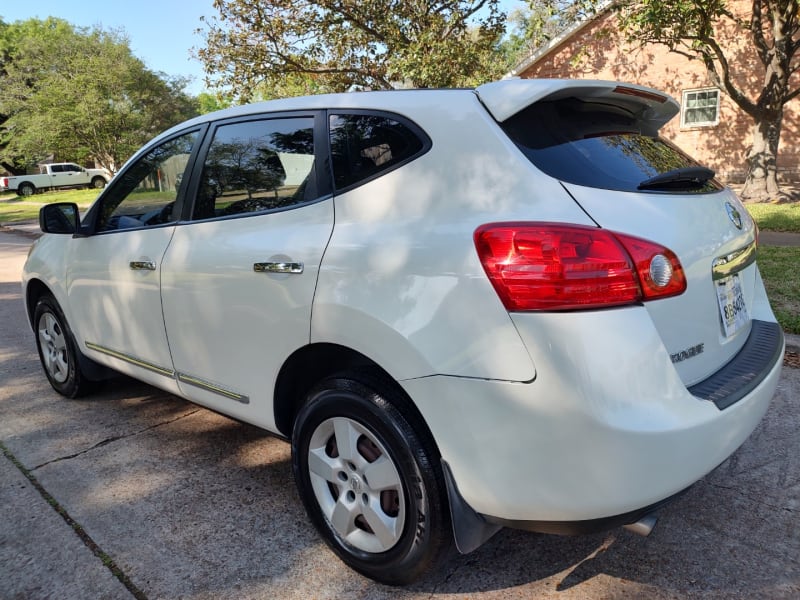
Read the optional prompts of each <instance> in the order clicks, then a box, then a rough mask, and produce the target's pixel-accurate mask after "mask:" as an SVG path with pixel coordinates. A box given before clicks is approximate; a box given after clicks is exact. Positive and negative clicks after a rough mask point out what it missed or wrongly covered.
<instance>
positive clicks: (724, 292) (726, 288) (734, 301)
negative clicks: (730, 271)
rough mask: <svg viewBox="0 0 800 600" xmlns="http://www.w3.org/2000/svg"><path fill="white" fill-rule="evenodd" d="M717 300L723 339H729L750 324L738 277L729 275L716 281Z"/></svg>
mask: <svg viewBox="0 0 800 600" xmlns="http://www.w3.org/2000/svg"><path fill="white" fill-rule="evenodd" d="M717 300H718V301H719V313H720V316H721V317H722V329H723V330H724V332H725V337H726V338H729V337H731V336H732V335H733V334H734V333H736V332H737V331H739V330H740V329H741V328H742V327H744V326H745V325H747V324H748V323H749V322H750V315H749V314H748V312H747V305H746V304H745V301H744V294H742V284H741V282H740V281H739V275H731V276H729V277H726V278H725V279H720V280H719V281H717Z"/></svg>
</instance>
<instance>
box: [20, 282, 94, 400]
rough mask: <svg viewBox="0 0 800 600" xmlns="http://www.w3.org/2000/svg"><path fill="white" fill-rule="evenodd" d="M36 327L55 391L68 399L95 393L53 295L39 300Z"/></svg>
mask: <svg viewBox="0 0 800 600" xmlns="http://www.w3.org/2000/svg"><path fill="white" fill-rule="evenodd" d="M33 323H34V327H35V328H36V329H35V331H36V349H37V350H38V351H39V360H40V361H41V363H42V368H43V369H44V373H45V375H47V380H48V381H49V382H50V385H51V386H53V389H54V390H55V391H57V392H58V393H59V394H61V395H62V396H66V397H67V398H77V397H79V396H84V395H86V394H88V393H90V392H92V391H93V390H94V389H95V388H96V387H97V384H96V382H94V381H90V380H89V379H87V378H86V375H85V373H84V372H83V371H82V370H81V366H80V361H79V355H78V347H77V344H76V343H75V336H73V334H72V330H71V329H70V328H69V325H68V324H67V320H66V319H65V318H64V313H63V312H61V307H60V306H59V305H58V302H56V300H55V298H53V297H52V296H50V295H44V296H42V297H41V298H39V301H38V302H37V303H36V309H35V310H34V314H33Z"/></svg>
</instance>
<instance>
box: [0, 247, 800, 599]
mask: <svg viewBox="0 0 800 600" xmlns="http://www.w3.org/2000/svg"><path fill="white" fill-rule="evenodd" d="M29 244H30V239H29V238H26V237H22V236H19V235H16V234H12V233H7V232H0V441H1V442H2V454H3V455H2V456H0V599H3V600H5V599H16V598H20V599H22V598H24V599H26V600H27V599H37V598H135V597H138V598H148V599H155V598H187V599H200V598H214V599H218V598H270V599H271V598H302V599H306V598H387V599H388V598H392V599H395V598H400V599H405V598H549V597H558V598H627V597H634V598H640V597H646V598H648V599H649V598H656V599H657V598H684V597H690V596H695V597H708V598H798V597H800V411H799V410H798V408H800V370H799V369H794V368H785V369H784V374H783V377H782V379H781V383H780V385H779V389H778V392H777V395H776V396H775V399H774V401H773V404H772V406H771V408H770V410H769V412H768V413H767V415H766V417H765V419H764V421H763V422H762V424H761V425H760V426H759V428H758V429H757V430H756V431H755V433H754V434H753V435H752V436H751V438H750V439H749V440H748V441H747V442H746V443H745V444H744V445H743V446H742V448H740V449H739V451H738V452H737V453H736V454H735V455H734V456H733V457H732V458H731V459H730V460H728V461H727V462H726V463H724V464H723V465H722V466H721V467H720V468H719V469H717V470H716V471H715V472H714V473H712V474H710V475H709V476H707V477H706V478H705V479H704V480H702V481H701V482H699V483H698V484H697V485H696V486H694V487H693V488H692V489H691V490H690V491H689V493H688V494H686V495H685V496H683V497H682V498H681V499H679V500H678V501H676V502H674V503H673V504H671V505H670V506H668V507H667V508H665V509H664V510H662V512H661V519H660V521H659V523H658V525H657V527H656V529H655V530H654V531H653V533H652V534H651V535H650V537H648V538H641V537H638V536H636V535H634V534H632V533H629V532H627V531H624V530H615V531H612V532H609V533H606V534H599V535H592V536H585V537H574V538H567V537H556V536H545V535H535V534H530V533H524V532H517V531H501V532H500V533H499V534H497V535H496V536H495V537H494V538H492V539H491V540H490V541H489V542H488V543H487V544H485V545H484V546H483V547H482V548H480V549H479V550H477V551H476V552H474V553H473V554H470V555H467V556H459V555H454V556H453V557H452V558H451V559H450V560H449V561H448V562H447V563H446V564H445V565H444V567H443V568H442V569H441V570H439V571H438V572H435V573H432V574H430V575H429V576H428V577H427V578H425V579H424V580H422V581H420V582H419V583H417V584H415V585H414V586H412V587H409V588H405V589H401V590H396V589H392V588H387V587H384V586H381V585H377V584H375V583H373V582H371V581H369V580H367V579H365V578H363V577H361V576H359V575H357V574H355V573H353V572H352V571H350V570H349V569H347V568H346V567H344V566H343V565H342V564H341V563H340V562H339V561H338V559H336V557H335V556H334V555H333V554H332V553H331V552H330V551H329V550H328V549H327V548H326V546H325V545H324V544H323V543H322V542H321V541H320V540H319V538H318V537H317V535H316V533H315V532H314V530H313V529H312V527H311V525H310V524H309V522H308V520H307V518H306V516H305V513H304V512H303V509H302V507H301V504H300V500H299V498H298V496H297V493H296V492H295V488H294V484H293V481H292V476H291V467H290V463H289V448H288V446H287V444H286V443H284V442H282V441H280V440H278V439H275V438H272V437H270V436H269V435H266V434H265V433H263V432H261V431H259V430H258V429H255V428H253V427H250V426H247V425H243V424H240V423H237V422H234V421H231V420H230V419H227V418H225V417H222V416H219V415H216V414H214V413H212V412H209V411H207V410H205V409H202V408H199V407H197V406H195V405H192V404H189V403H188V402H185V401H183V400H180V399H178V398H176V397H174V396H171V395H168V394H165V393H163V392H161V391H159V390H157V389H155V388H152V387H149V386H146V385H143V384H140V383H137V382H135V381H133V380H130V379H126V378H120V379H118V380H115V381H114V382H113V383H112V384H110V385H108V386H107V387H106V389H105V390H104V391H103V392H101V393H99V394H98V395H96V396H93V397H91V398H88V399H82V400H77V401H75V400H72V401H70V400H65V399H63V398H61V397H59V396H58V395H57V394H55V393H54V392H53V391H52V390H51V388H50V387H49V385H48V384H47V382H46V380H45V378H44V376H43V374H42V373H41V370H40V367H39V363H38V360H37V357H36V351H35V345H34V338H33V334H32V333H31V331H30V329H29V328H28V326H27V323H26V320H25V316H24V312H23V307H22V302H21V298H20V287H19V273H20V269H21V267H22V263H23V261H24V259H25V255H26V252H27V248H28V245H29ZM25 473H28V474H29V475H30V478H32V479H29V478H27V477H26V475H25ZM57 509H58V510H57ZM59 511H60V512H59ZM112 571H114V572H116V575H115V574H114V572H112Z"/></svg>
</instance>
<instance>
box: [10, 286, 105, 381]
mask: <svg viewBox="0 0 800 600" xmlns="http://www.w3.org/2000/svg"><path fill="white" fill-rule="evenodd" d="M43 296H51V297H52V298H53V300H54V301H55V302H56V304H58V306H59V308H60V310H61V311H62V312H63V311H64V305H63V304H62V303H61V301H60V300H59V298H58V296H57V295H56V294H55V293H54V292H53V290H52V289H50V287H49V286H48V285H47V284H46V283H45V282H44V281H42V280H41V279H38V278H35V277H34V278H32V279H29V280H28V282H27V283H26V284H25V312H26V313H27V314H28V323H29V324H30V326H31V330H32V331H34V333H35V332H36V324H35V323H34V322H33V320H34V313H35V311H36V304H37V303H38V302H39V300H40V299H41V298H42V297H43ZM64 319H66V321H67V327H69V328H70V331H72V329H71V325H70V320H69V317H68V316H67V315H66V314H65V315H64ZM72 335H74V333H73V334H72ZM77 343H78V342H77V340H76V344H77ZM76 351H77V359H78V362H79V363H80V366H81V370H82V371H83V372H84V375H85V376H86V378H87V379H89V380H91V381H104V380H106V379H110V378H111V377H113V376H114V375H116V372H115V371H113V370H112V369H109V368H108V367H106V366H104V365H101V364H99V363H97V362H95V361H94V360H92V359H91V358H89V357H88V356H86V355H85V354H84V353H83V351H82V350H81V348H80V347H77V348H76Z"/></svg>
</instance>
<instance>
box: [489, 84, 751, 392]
mask: <svg viewBox="0 0 800 600" xmlns="http://www.w3.org/2000/svg"><path fill="white" fill-rule="evenodd" d="M504 87H505V89H503V88H504ZM477 92H478V95H479V97H480V98H481V101H482V102H483V103H484V105H485V106H486V107H487V109H488V110H489V111H490V112H491V113H492V115H493V116H494V117H495V118H496V119H497V120H498V121H499V122H500V124H501V127H502V128H503V130H504V131H505V132H506V134H507V135H508V136H509V137H510V138H511V139H512V140H513V141H514V142H515V143H516V144H517V146H518V147H519V148H520V150H521V151H522V152H523V153H524V154H525V156H526V157H527V158H528V159H529V160H530V161H531V162H532V163H533V164H534V165H535V166H536V167H537V168H538V169H539V170H541V171H543V172H544V173H546V174H547V175H549V176H551V177H553V178H555V179H557V180H559V181H560V182H561V184H562V185H563V187H564V189H565V190H566V192H567V193H568V194H569V195H570V196H571V197H572V198H573V199H574V200H575V201H576V202H577V203H578V204H579V205H580V206H581V207H582V209H583V210H584V211H585V212H586V213H587V214H588V215H589V217H590V218H591V219H592V220H593V221H594V222H595V223H596V224H597V225H598V226H599V227H601V228H604V229H609V230H612V231H615V232H620V233H624V234H627V235H632V236H637V237H640V238H644V239H646V240H650V241H652V242H656V243H658V244H661V245H663V246H666V247H667V248H669V249H670V250H672V251H673V252H674V253H675V254H676V255H677V257H678V258H679V260H680V262H681V264H682V266H683V269H684V273H685V276H686V282H687V287H686V291H685V292H684V293H682V294H681V295H679V296H674V297H670V298H663V299H659V300H654V301H649V302H645V303H644V305H645V307H646V308H647V310H648V313H649V314H650V316H651V318H652V320H653V322H654V324H655V326H656V328H657V330H658V331H659V333H660V335H661V338H662V340H663V343H664V346H665V347H666V349H667V351H668V352H669V354H670V355H671V357H672V361H673V363H674V366H675V368H676V370H677V371H678V373H679V375H680V376H681V378H682V380H683V381H684V383H685V384H686V385H687V386H690V385H693V384H695V383H697V382H699V381H701V380H703V379H705V378H707V377H709V376H710V375H711V374H713V373H715V372H716V371H718V370H719V369H720V368H721V367H722V366H723V365H724V364H726V363H727V362H729V361H730V360H731V359H732V358H733V357H734V356H735V355H736V353H737V352H738V351H739V350H740V349H741V348H742V346H743V345H744V343H745V341H746V340H747V337H748V334H749V333H750V329H751V320H750V311H749V308H748V307H751V306H753V301H754V297H755V292H756V285H761V284H760V280H758V278H757V273H756V267H755V263H754V260H755V225H754V223H753V221H752V219H751V218H750V216H749V214H748V213H747V211H746V210H745V209H744V207H743V206H742V205H741V203H740V202H739V200H738V199H737V197H736V195H735V194H734V193H733V192H732V191H730V190H729V189H725V188H723V186H721V185H720V184H719V183H718V182H717V181H716V180H715V179H714V174H713V172H712V171H709V170H708V169H705V168H703V167H702V166H701V165H699V164H698V163H697V162H696V161H694V160H693V159H692V158H690V157H689V156H687V155H686V154H685V153H683V152H682V151H680V150H679V149H678V148H677V147H675V146H674V145H672V144H671V143H669V142H667V141H666V140H664V139H662V138H660V137H659V136H658V130H659V129H660V128H661V126H662V125H663V124H664V123H666V122H667V121H668V120H669V119H671V118H672V117H673V116H674V115H675V114H676V113H677V112H678V110H679V108H678V105H677V103H675V101H674V100H672V99H671V98H669V97H667V96H665V95H662V94H660V93H658V92H656V91H654V90H649V89H646V88H641V87H638V86H627V85H621V84H617V83H611V82H592V81H569V82H564V81H555V80H547V81H544V82H542V81H531V82H526V81H523V80H520V81H511V82H500V84H490V85H488V86H483V87H481V88H478V90H477Z"/></svg>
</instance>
